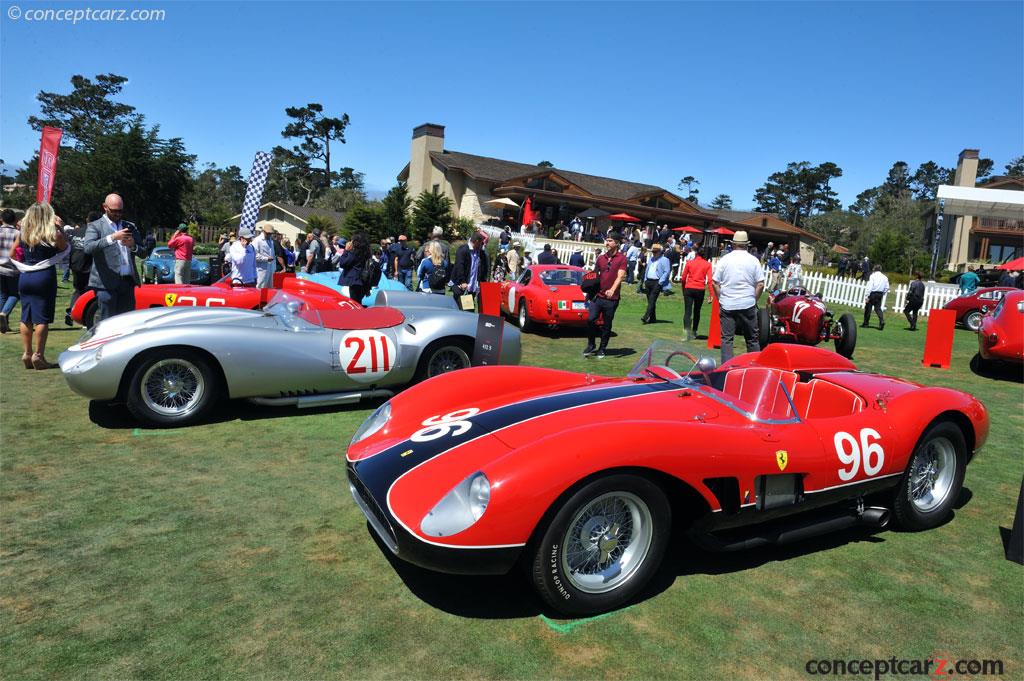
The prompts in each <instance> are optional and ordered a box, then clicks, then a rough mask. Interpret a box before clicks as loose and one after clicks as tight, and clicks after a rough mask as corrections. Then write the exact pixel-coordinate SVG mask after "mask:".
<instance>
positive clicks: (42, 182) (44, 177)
mask: <svg viewBox="0 0 1024 681" xmlns="http://www.w3.org/2000/svg"><path fill="white" fill-rule="evenodd" d="M63 134H64V131H62V130H61V129H60V128H51V127H50V126H46V127H45V128H43V139H42V141H41V142H40V143H39V177H38V178H37V179H36V202H38V203H42V202H43V201H49V200H50V195H51V194H53V178H54V176H55V175H56V174H57V151H58V150H59V149H60V138H61V136H62V135H63Z"/></svg>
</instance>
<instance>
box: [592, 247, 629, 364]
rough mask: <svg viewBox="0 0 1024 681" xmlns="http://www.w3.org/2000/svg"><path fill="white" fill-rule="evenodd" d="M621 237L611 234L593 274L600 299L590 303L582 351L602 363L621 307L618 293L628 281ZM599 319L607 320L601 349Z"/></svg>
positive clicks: (603, 330) (604, 325) (602, 331)
mask: <svg viewBox="0 0 1024 681" xmlns="http://www.w3.org/2000/svg"><path fill="white" fill-rule="evenodd" d="M621 241H622V235H621V234H619V233H618V232H611V233H610V234H608V236H607V237H605V240H604V247H605V252H604V253H602V254H601V255H599V256H598V257H597V262H596V263H595V264H594V271H595V272H597V275H598V278H599V281H600V288H599V289H598V292H597V295H595V296H594V298H593V300H591V301H590V306H589V308H588V313H587V347H586V348H585V349H584V350H583V356H584V357H590V356H596V357H597V358H598V359H601V358H603V357H604V356H605V350H606V349H607V348H608V339H609V338H611V335H612V320H613V319H615V309H616V308H617V307H618V306H619V293H620V292H621V290H622V280H623V279H625V278H626V269H627V267H628V265H627V262H626V256H625V255H623V254H622V253H621V252H620V251H619V243H620V242H621ZM599 317H603V318H604V324H603V325H602V326H601V345H600V347H597V348H595V347H594V341H595V340H596V339H597V333H598V326H597V320H598V318H599Z"/></svg>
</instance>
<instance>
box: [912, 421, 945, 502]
mask: <svg viewBox="0 0 1024 681" xmlns="http://www.w3.org/2000/svg"><path fill="white" fill-rule="evenodd" d="M955 474H956V451H955V450H954V448H953V443H951V442H950V441H949V440H947V439H946V438H942V437H940V438H935V439H934V440H931V441H930V442H929V443H928V447H927V449H925V451H924V452H923V454H922V455H920V456H917V457H915V458H914V463H913V467H912V468H911V470H910V477H909V485H910V498H911V500H912V501H913V503H914V506H915V507H916V508H917V509H918V510H920V511H925V512H927V511H931V510H932V509H934V508H936V507H937V506H939V505H940V504H942V503H943V502H944V501H945V500H946V498H947V497H948V496H949V493H950V490H951V489H952V487H953V478H954V477H955Z"/></svg>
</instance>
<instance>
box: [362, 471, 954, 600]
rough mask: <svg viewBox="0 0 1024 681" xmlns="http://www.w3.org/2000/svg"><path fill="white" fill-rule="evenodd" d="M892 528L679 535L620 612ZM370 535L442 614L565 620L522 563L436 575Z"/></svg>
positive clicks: (872, 538) (878, 536)
mask: <svg viewBox="0 0 1024 681" xmlns="http://www.w3.org/2000/svg"><path fill="white" fill-rule="evenodd" d="M972 497H973V493H972V492H971V490H970V489H968V488H966V487H965V488H963V490H961V492H960V496H959V497H958V498H957V502H956V503H955V504H954V505H953V508H954V509H957V510H959V509H961V508H963V507H964V506H965V505H967V503H968V502H970V500H971V498H972ZM955 516H956V514H955V512H954V513H951V514H950V516H949V517H948V518H947V519H946V520H945V521H944V522H943V523H942V525H945V524H946V523H948V522H952V521H953V519H954V518H955ZM890 529H891V530H893V531H894V532H897V533H899V532H902V530H899V529H894V528H893V527H892V525H890V526H889V527H888V528H885V529H883V528H878V527H871V526H867V525H861V526H854V527H850V528H847V529H845V530H841V531H838V532H832V533H829V534H824V535H821V536H818V537H812V538H808V539H805V540H802V541H798V542H794V543H792V544H785V545H781V546H765V547H760V548H753V549H747V550H742V551H734V552H716V551H709V550H706V549H703V548H701V547H699V546H697V545H696V544H694V543H693V542H692V541H691V540H690V539H688V538H686V536H685V534H683V533H680V532H674V533H673V538H672V543H671V544H670V545H669V547H668V550H667V551H666V552H665V557H664V559H663V560H662V563H661V566H660V567H659V568H658V570H657V571H656V572H655V574H654V576H653V577H652V579H651V581H650V582H649V583H648V584H647V586H646V587H645V588H644V589H643V591H641V592H640V593H639V594H638V595H637V596H636V598H634V599H632V600H631V601H629V602H628V603H625V604H623V605H622V606H621V607H620V608H617V609H618V610H621V609H623V608H627V607H629V606H631V605H635V604H637V603H642V602H644V601H646V600H649V599H651V598H654V597H656V596H658V595H659V594H661V593H662V592H663V591H666V590H668V589H669V588H670V587H671V586H672V585H673V584H674V583H675V581H676V579H678V578H680V577H687V576H690V575H724V574H730V573H734V572H744V571H747V570H754V569H757V568H759V567H761V566H762V565H766V564H768V563H774V562H780V561H786V560H791V559H793V558H799V557H801V556H806V555H809V554H813V553H818V552H820V551H831V550H833V549H837V548H839V547H841V546H844V545H846V544H852V543H856V542H870V543H873V544H878V543H884V542H885V541H886V538H885V534H886V532H887V530H890ZM366 532H367V533H368V534H369V535H370V536H371V537H372V538H373V540H374V542H375V543H376V544H377V548H378V549H379V550H380V552H381V556H382V557H383V558H384V559H385V560H387V561H388V563H390V564H391V567H392V568H393V569H394V570H395V573H396V574H397V575H398V576H399V578H401V580H402V582H404V583H405V585H406V587H407V588H408V589H409V590H410V591H411V592H412V593H413V594H415V595H416V597H417V598H419V599H420V600H422V601H423V602H424V603H426V604H427V605H430V606H432V607H434V608H437V609H438V610H443V611H444V612H447V613H450V614H452V615H458V616H460V617H470V618H477V619H512V618H521V617H536V616H537V615H544V616H546V617H549V618H551V619H566V616H565V615H563V614H561V613H559V612H557V611H555V610H553V609H552V608H550V607H548V605H547V604H546V603H544V602H543V601H542V600H541V599H540V597H539V596H537V594H536V593H535V592H534V591H533V586H532V584H531V583H530V577H529V575H528V574H527V571H526V570H524V569H523V567H522V565H521V564H517V566H516V567H515V568H513V569H512V570H511V571H510V572H509V573H508V574H506V575H497V576H474V575H450V574H444V573H440V572H434V571H432V570H427V569H425V568H421V567H418V566H416V565H412V564H411V563H406V562H405V561H403V560H401V559H399V558H397V557H395V555H394V554H392V553H391V551H390V549H388V548H387V546H385V545H384V543H383V542H381V540H380V539H379V538H378V537H377V535H376V534H375V533H374V531H373V530H372V529H371V528H370V525H369V523H367V524H366Z"/></svg>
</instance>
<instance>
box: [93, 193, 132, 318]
mask: <svg viewBox="0 0 1024 681" xmlns="http://www.w3.org/2000/svg"><path fill="white" fill-rule="evenodd" d="M123 211H124V201H123V200H122V199H121V197H120V196H118V195H117V194H109V195H108V196H107V198H106V199H104V200H103V217H101V218H100V219H99V220H96V221H95V222H90V223H89V224H88V225H87V226H86V228H85V239H84V243H83V250H84V251H85V252H86V254H88V255H91V256H92V270H91V271H90V272H89V286H90V288H93V289H95V290H96V302H97V305H98V309H97V310H96V317H95V321H97V322H98V321H100V320H101V319H107V318H108V317H113V316H114V315H117V314H121V313H122V312H130V311H132V310H134V309H135V287H136V286H137V285H138V283H139V275H138V272H137V271H136V269H135V258H137V257H140V258H144V257H146V252H145V248H144V247H143V246H141V245H140V244H141V243H142V235H140V234H139V230H138V229H136V227H135V225H133V224H132V223H130V222H128V221H126V220H122V219H121V213H122V212H123Z"/></svg>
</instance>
